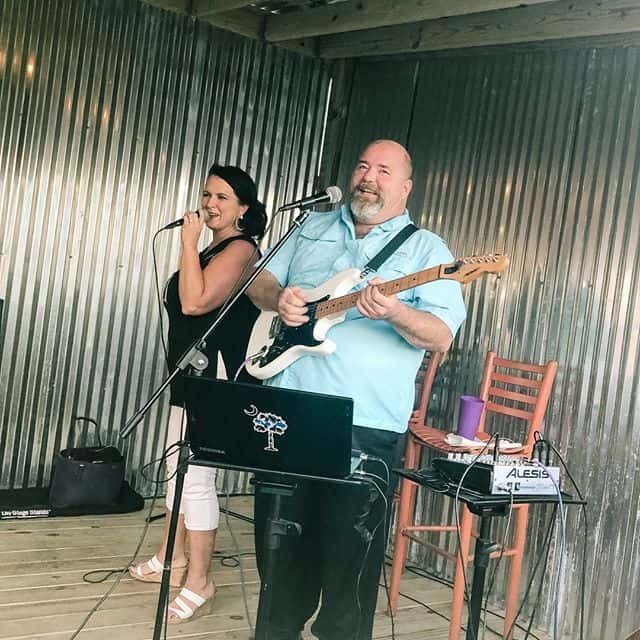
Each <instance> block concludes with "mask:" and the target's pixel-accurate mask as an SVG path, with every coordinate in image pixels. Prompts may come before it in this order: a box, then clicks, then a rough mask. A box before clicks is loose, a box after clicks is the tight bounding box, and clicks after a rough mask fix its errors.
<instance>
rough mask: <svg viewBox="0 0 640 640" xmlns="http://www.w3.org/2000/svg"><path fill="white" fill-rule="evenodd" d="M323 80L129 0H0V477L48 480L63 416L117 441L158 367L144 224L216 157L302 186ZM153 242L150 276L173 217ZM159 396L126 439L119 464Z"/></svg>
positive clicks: (268, 195)
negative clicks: (89, 423) (92, 423)
mask: <svg viewBox="0 0 640 640" xmlns="http://www.w3.org/2000/svg"><path fill="white" fill-rule="evenodd" d="M328 89H329V74H328V72H327V69H326V66H325V65H324V64H322V63H320V62H318V61H312V60H309V59H303V58H301V57H299V56H298V55H296V54H293V53H289V52H286V51H283V50H277V49H275V48H273V47H269V46H265V45H263V44H260V43H257V42H254V41H250V40H247V39H244V38H241V37H237V36H233V35H231V34H227V33H224V32H221V31H218V30H216V29H213V28H212V27H210V26H208V25H204V24H202V23H197V22H195V21H193V20H191V19H189V18H186V17H180V16H177V15H175V14H170V13H165V12H163V11H160V10H158V9H154V8H151V7H149V6H147V5H144V4H142V3H139V2H135V1H134V0H110V1H104V2H103V1H102V0H94V1H87V0H56V2H50V1H48V0H0V216H1V217H0V258H1V260H0V299H3V308H2V309H1V311H2V315H1V316H0V357H1V365H0V366H1V369H0V425H1V429H2V430H1V433H0V452H2V465H1V472H0V473H1V476H0V478H1V479H0V487H1V488H19V487H32V486H43V485H47V484H48V480H49V473H50V463H51V460H52V459H53V456H54V453H55V452H56V451H58V450H59V449H60V448H62V447H63V446H64V445H66V443H67V438H68V435H69V428H70V426H71V420H72V416H75V415H87V416H92V417H94V418H96V419H97V420H98V421H99V423H100V425H101V429H102V437H103V439H104V440H106V441H108V442H111V443H115V442H116V441H117V432H118V430H119V428H120V426H121V425H122V424H123V422H124V420H125V419H126V418H128V417H130V416H131V415H132V414H133V412H134V411H135V409H137V408H139V407H140V406H141V405H142V404H143V403H144V402H145V400H146V399H147V398H148V396H149V395H150V392H151V391H152V390H153V389H155V388H156V387H157V386H159V384H160V383H161V382H162V380H163V378H164V376H165V375H166V371H165V366H164V364H163V356H162V351H161V344H160V339H159V337H160V336H159V322H158V318H159V316H158V313H157V310H156V309H157V307H156V301H155V293H154V272H153V266H152V252H151V248H152V244H151V239H152V236H153V233H154V231H155V230H156V229H158V228H159V227H160V226H162V225H163V224H164V223H166V222H167V221H169V220H171V219H173V218H176V217H179V216H180V215H182V213H183V212H184V211H185V210H187V209H189V208H192V207H193V206H194V204H195V203H196V202H198V201H199V194H200V190H201V188H202V181H203V179H204V177H205V175H206V170H207V168H208V166H209V165H210V164H211V162H212V161H214V160H216V161H219V162H222V163H234V164H238V165H240V166H242V167H244V168H246V169H247V171H249V173H250V174H252V175H253V176H254V177H255V178H256V181H257V183H258V192H259V195H260V196H261V197H262V199H263V200H265V202H266V204H267V208H268V210H269V211H273V210H274V208H275V205H276V203H278V204H281V203H282V202H284V201H286V200H288V199H293V198H294V196H295V197H299V196H300V195H302V194H303V192H308V191H309V190H311V189H312V188H313V186H314V185H313V182H314V176H315V175H316V173H317V169H318V165H319V154H320V146H321V139H322V131H323V121H324V113H325V104H326V98H327V93H328ZM157 248H158V262H159V271H160V280H161V282H162V281H164V279H166V277H167V276H168V274H169V273H171V272H172V271H173V270H174V269H175V266H176V264H177V258H178V250H179V240H178V234H177V233H176V232H173V233H172V232H167V233H165V234H162V236H161V237H160V240H159V242H158V245H157ZM3 273H4V277H3ZM5 284H6V286H4V285H5ZM167 411H168V403H167V402H166V399H164V400H161V401H160V402H159V403H157V404H156V405H155V406H154V407H153V409H152V410H151V412H150V413H149V415H148V417H147V418H146V420H145V421H144V423H143V424H142V425H141V426H140V427H139V429H138V431H137V432H136V433H135V434H134V435H133V436H132V437H131V439H130V440H129V441H127V443H126V444H125V447H126V449H127V453H128V469H129V471H130V474H131V475H133V474H134V473H135V472H136V471H137V470H138V468H139V467H140V465H141V464H142V463H144V462H148V461H149V460H151V459H153V458H154V457H157V456H158V455H159V453H160V452H161V450H162V445H163V442H164V437H163V436H164V430H165V424H166V416H167ZM82 441H86V433H85V432H81V433H79V434H78V438H77V442H82ZM136 482H137V485H138V487H139V488H140V489H142V490H143V491H145V492H150V491H151V485H150V484H149V483H144V482H142V480H141V479H140V478H139V477H137V479H136ZM235 488H238V487H235Z"/></svg>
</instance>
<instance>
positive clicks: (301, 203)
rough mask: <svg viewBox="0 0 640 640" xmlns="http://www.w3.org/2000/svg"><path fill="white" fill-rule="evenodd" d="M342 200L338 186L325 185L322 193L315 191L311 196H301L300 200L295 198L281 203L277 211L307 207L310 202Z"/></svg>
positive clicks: (322, 202)
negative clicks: (286, 202)
mask: <svg viewBox="0 0 640 640" xmlns="http://www.w3.org/2000/svg"><path fill="white" fill-rule="evenodd" d="M340 200H342V190H341V189H340V187H327V188H326V190H325V191H323V192H322V193H316V194H314V195H312V196H307V197H306V198H302V200H296V201H295V202H291V203H289V204H283V205H282V206H281V207H280V208H279V209H278V211H286V210H287V209H297V208H298V207H300V208H303V207H308V206H309V205H311V204H324V203H327V202H328V203H331V204H335V203H336V202H340Z"/></svg>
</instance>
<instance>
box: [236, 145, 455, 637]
mask: <svg viewBox="0 0 640 640" xmlns="http://www.w3.org/2000/svg"><path fill="white" fill-rule="evenodd" d="M412 186H413V182H412V166H411V158H410V156H409V154H408V152H407V150H406V149H405V148H404V147H403V146H402V145H401V144H399V143H397V142H395V141H393V140H376V141H375V142H372V143H371V144H369V145H368V146H367V147H366V148H365V149H364V151H363V152H362V154H361V155H360V158H359V160H358V163H357V164H356V167H355V169H354V171H353V174H352V177H351V201H350V204H349V205H343V206H342V207H341V208H339V209H337V210H336V211H332V212H329V213H317V214H311V215H310V216H309V218H308V219H307V220H306V222H305V223H304V224H303V225H302V226H301V228H300V229H298V230H297V231H296V232H295V233H294V235H293V236H292V237H291V239H290V240H289V241H288V242H287V243H286V244H285V245H284V247H283V248H282V250H281V251H280V252H279V253H278V254H277V255H276V256H275V257H274V259H273V260H272V261H271V262H270V263H269V264H268V266H267V269H268V270H265V271H264V272H262V273H261V274H260V276H259V277H258V278H257V279H256V281H255V282H254V283H253V284H252V286H251V287H250V289H249V291H248V294H249V297H250V298H251V299H252V300H253V302H254V303H255V304H256V305H257V306H258V307H260V308H262V309H268V310H272V311H277V312H278V313H279V315H280V317H281V318H282V320H283V321H284V322H285V323H286V324H287V325H290V326H300V325H302V324H304V323H305V322H307V321H308V320H309V316H308V314H307V311H308V309H307V300H306V297H305V289H310V288H315V287H318V286H319V285H321V284H322V283H324V282H325V281H326V280H328V279H329V278H331V277H333V276H334V275H336V273H338V272H339V271H342V270H344V269H350V268H354V267H355V268H358V269H362V268H363V267H364V266H365V265H366V264H367V263H368V262H369V260H371V258H373V257H374V256H375V255H376V254H377V253H378V252H379V251H381V250H382V249H383V247H384V246H385V245H387V243H388V242H389V241H390V240H391V238H393V237H394V236H395V235H396V234H397V233H398V232H399V231H400V230H402V229H403V228H404V227H406V226H407V225H408V224H410V223H411V219H410V217H409V213H408V211H407V208H406V206H407V199H408V197H409V194H410V193H411V188H412ZM452 260H453V256H452V255H451V253H450V252H449V250H448V249H447V247H446V245H445V243H444V242H443V241H442V239H440V238H439V237H438V236H436V235H435V234H433V233H431V232H429V231H427V230H418V231H416V232H415V233H413V234H412V235H411V236H410V237H409V238H408V239H407V240H405V241H404V242H403V244H402V245H400V247H399V248H398V249H396V250H395V251H394V252H393V254H392V255H391V256H390V257H388V258H387V259H386V260H385V261H384V263H383V264H382V265H381V266H380V267H379V268H378V269H377V277H376V278H374V279H371V280H369V282H368V283H367V284H364V285H362V286H361V290H360V295H359V298H358V301H357V305H356V308H354V309H351V310H350V311H349V312H347V315H346V319H345V321H344V322H342V323H340V324H337V325H335V326H333V327H332V328H331V329H330V330H329V333H328V336H327V337H328V338H330V339H331V340H332V341H333V342H335V344H336V350H335V351H334V352H333V353H331V354H330V355H328V356H326V357H315V356H304V357H302V358H300V359H299V360H297V361H296V362H294V363H293V364H291V365H290V366H289V367H287V368H286V369H285V370H284V371H282V372H280V373H279V374H277V375H276V376H274V377H273V378H271V379H269V380H268V381H267V382H266V384H270V385H273V386H277V387H283V388H288V389H297V390H301V391H312V392H316V393H325V394H329V395H338V396H350V397H352V398H353V400H354V427H353V448H354V449H356V450H359V451H362V452H364V453H365V454H367V455H368V456H369V459H368V460H367V462H366V467H365V470H366V471H367V472H370V473H371V474H372V475H373V476H377V477H378V479H379V480H378V481H379V487H378V489H376V488H375V487H366V486H360V487H344V486H341V485H336V484H330V483H326V484H325V483H311V482H309V483H299V484H298V486H297V488H296V491H295V493H294V495H293V496H292V497H291V498H286V499H285V500H284V507H283V511H282V513H281V517H282V518H286V519H288V520H292V521H295V522H298V523H300V524H301V525H302V535H301V536H298V537H287V538H284V539H283V540H282V546H281V547H280V549H279V550H278V556H277V559H276V569H275V575H274V576H273V580H272V585H273V603H272V607H271V625H270V628H269V636H268V637H269V639H270V640H297V639H298V638H300V637H301V636H300V633H301V631H302V629H303V627H304V624H305V622H306V621H307V620H308V619H309V618H310V617H311V616H312V615H313V613H314V612H315V610H316V608H317V606H318V603H319V602H320V601H321V602H322V604H321V607H320V610H319V612H318V615H317V617H316V620H315V621H314V623H313V625H312V627H311V632H312V633H313V634H314V635H315V636H316V637H317V638H320V639H321V640H370V638H371V634H372V628H373V617H374V613H375V606H376V600H377V593H378V580H379V577H380V569H381V566H382V561H383V558H384V543H385V539H386V531H387V528H388V515H389V511H390V504H391V503H390V500H391V497H392V494H393V481H390V480H389V469H391V468H392V467H394V466H397V465H398V463H399V460H400V456H401V453H402V450H403V444H404V435H405V433H406V430H407V423H408V419H409V416H410V414H411V411H412V409H413V402H414V380H415V376H416V373H417V370H418V368H419V366H420V363H421V361H422V358H423V355H424V352H425V350H430V351H446V350H447V349H448V348H449V346H450V345H451V342H452V340H453V337H454V335H455V333H456V331H457V330H458V328H459V326H460V324H461V323H462V321H463V320H464V317H465V309H464V304H463V301H462V295H461V290H460V286H459V284H458V283H457V282H454V281H452V280H440V281H435V282H431V283H428V284H425V285H421V286H418V287H415V288H413V289H408V290H406V291H403V292H401V293H398V294H397V295H390V296H387V295H384V294H383V293H382V292H381V290H380V289H379V287H378V285H380V284H381V283H382V282H384V281H385V280H392V279H395V278H399V277H402V276H406V275H409V274H412V273H415V272H417V271H421V270H423V269H427V268H429V267H431V266H434V265H438V264H442V263H447V262H451V261H452ZM309 444H310V447H309V455H313V443H309ZM382 495H384V498H383V497H382ZM268 509H269V497H268V496H263V495H262V494H261V493H257V495H256V500H255V521H256V550H257V554H258V567H259V569H260V568H261V567H262V560H263V553H262V544H263V536H264V528H265V523H266V518H267V516H268Z"/></svg>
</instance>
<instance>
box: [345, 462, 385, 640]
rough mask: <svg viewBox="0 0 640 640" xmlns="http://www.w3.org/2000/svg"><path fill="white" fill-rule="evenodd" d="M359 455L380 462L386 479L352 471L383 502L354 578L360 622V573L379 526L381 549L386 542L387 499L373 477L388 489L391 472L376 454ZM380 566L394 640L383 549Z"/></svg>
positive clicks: (367, 538) (369, 533)
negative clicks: (381, 536)
mask: <svg viewBox="0 0 640 640" xmlns="http://www.w3.org/2000/svg"><path fill="white" fill-rule="evenodd" d="M361 456H362V459H363V460H371V461H375V462H379V463H380V464H382V465H383V466H384V468H385V471H386V478H387V480H385V479H384V478H383V477H381V476H379V475H377V474H375V473H370V472H367V471H358V472H356V473H354V477H355V476H357V477H359V478H360V479H362V480H363V481H364V482H366V483H367V484H369V485H371V486H372V487H373V488H374V489H375V490H376V491H377V492H378V493H379V494H380V497H381V498H382V500H383V504H384V509H383V513H382V517H381V518H380V520H379V521H378V522H377V523H376V525H375V527H374V528H373V530H372V531H367V533H368V536H367V537H366V538H363V539H364V540H365V542H366V543H367V548H366V550H365V553H364V556H363V558H362V563H361V565H360V570H359V571H358V576H357V578H356V604H357V606H358V620H359V621H360V622H361V621H362V605H361V602H360V580H361V579H362V574H363V572H364V570H365V567H366V563H367V558H368V557H369V552H370V550H371V545H372V543H373V540H374V538H375V535H376V533H377V531H378V529H379V528H380V526H382V527H384V529H383V535H384V537H383V547H382V548H383V550H384V549H386V548H387V543H388V530H387V526H386V521H387V513H388V510H389V501H388V499H387V496H386V494H385V493H384V491H383V490H382V488H381V487H380V486H379V485H378V483H377V482H376V481H375V479H376V478H377V479H378V480H379V481H380V482H381V483H382V484H384V485H385V486H386V488H387V489H388V488H389V481H390V478H391V473H390V471H389V466H388V465H387V463H386V462H385V461H384V460H383V459H381V458H378V457H376V456H368V455H366V454H361ZM367 515H368V514H367ZM362 529H363V530H364V525H362ZM356 531H357V532H358V533H360V535H361V536H362V535H363V534H364V532H365V531H360V530H359V529H356ZM382 568H383V574H384V582H385V593H386V595H387V603H388V607H389V615H390V620H391V640H395V620H394V617H393V611H392V610H391V597H390V594H389V589H388V585H387V576H386V572H385V563H384V551H383V558H382Z"/></svg>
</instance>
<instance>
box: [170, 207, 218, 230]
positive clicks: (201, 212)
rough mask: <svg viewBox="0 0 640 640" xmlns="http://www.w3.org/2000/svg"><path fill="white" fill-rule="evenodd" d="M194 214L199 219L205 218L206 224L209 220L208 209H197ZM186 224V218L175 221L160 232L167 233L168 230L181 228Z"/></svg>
mask: <svg viewBox="0 0 640 640" xmlns="http://www.w3.org/2000/svg"><path fill="white" fill-rule="evenodd" d="M193 213H195V214H196V215H197V216H198V217H200V216H204V221H205V222H206V221H207V220H208V219H209V212H208V211H207V210H206V209H196V210H195V211H194V212H193ZM183 224H184V218H178V220H174V221H173V222H170V223H169V224H166V225H165V226H164V227H162V229H160V231H166V230H167V229H175V228H176V227H181V226H182V225H183Z"/></svg>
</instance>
